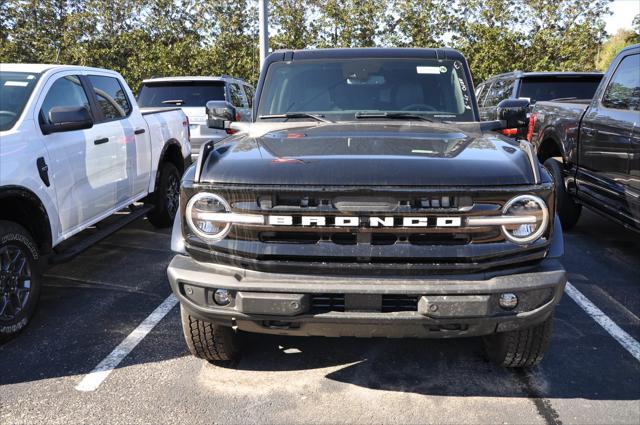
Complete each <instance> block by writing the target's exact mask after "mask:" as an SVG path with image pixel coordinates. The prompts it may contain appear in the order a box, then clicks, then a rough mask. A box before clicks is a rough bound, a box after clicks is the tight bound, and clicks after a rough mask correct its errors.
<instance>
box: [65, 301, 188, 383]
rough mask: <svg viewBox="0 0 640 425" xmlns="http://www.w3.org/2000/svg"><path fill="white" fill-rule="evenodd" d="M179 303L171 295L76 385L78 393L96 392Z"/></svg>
mask: <svg viewBox="0 0 640 425" xmlns="http://www.w3.org/2000/svg"><path fill="white" fill-rule="evenodd" d="M177 303H178V299H177V298H176V297H175V295H173V294H171V295H169V296H168V297H167V299H165V300H164V301H163V302H162V304H160V305H159V306H158V307H157V308H156V309H155V310H153V312H152V313H151V314H150V315H149V316H147V318H146V319H144V320H143V321H142V323H140V324H139V325H138V327H137V328H135V329H134V330H133V332H131V333H130V334H129V335H128V336H127V337H126V338H125V339H124V341H122V342H121V343H120V345H118V346H117V347H116V348H115V349H114V350H113V351H112V352H111V354H109V355H108V356H107V357H105V358H104V360H102V361H101V362H100V363H99V364H98V366H96V368H95V369H93V370H92V371H91V372H90V373H89V374H87V375H85V377H84V378H82V381H80V383H79V384H78V385H76V390H78V391H94V390H96V389H97V388H98V387H99V386H100V384H102V381H104V380H105V379H107V376H109V374H110V373H111V372H112V371H113V369H115V368H116V367H117V366H118V365H119V364H120V362H121V361H122V360H123V359H124V358H125V357H127V355H128V354H129V353H130V352H131V350H133V349H134V348H136V346H137V345H138V344H139V343H140V341H142V340H143V339H144V337H145V336H147V334H148V333H149V332H151V330H152V329H153V328H154V327H155V326H156V325H157V324H158V323H159V322H160V321H161V320H162V319H163V318H164V316H166V315H167V313H169V312H170V311H171V309H172V308H173V307H175V305H176V304H177Z"/></svg>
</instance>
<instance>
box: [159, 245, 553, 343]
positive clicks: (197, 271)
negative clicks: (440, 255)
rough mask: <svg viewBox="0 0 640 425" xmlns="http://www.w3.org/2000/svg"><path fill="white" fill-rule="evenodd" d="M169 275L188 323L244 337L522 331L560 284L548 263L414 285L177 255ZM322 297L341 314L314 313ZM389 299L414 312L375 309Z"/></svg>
mask: <svg viewBox="0 0 640 425" xmlns="http://www.w3.org/2000/svg"><path fill="white" fill-rule="evenodd" d="M168 275H169V281H170V283H171V288H172V290H173V292H174V293H175V294H176V296H177V297H178V299H179V300H180V303H181V304H182V306H183V307H184V308H185V309H186V310H187V311H188V312H189V313H190V314H191V315H193V316H194V317H197V318H200V319H202V320H206V321H210V322H214V323H219V324H222V325H226V326H234V327H237V328H238V329H240V330H244V331H248V332H258V333H271V334H286V335H305V336H360V337H375V336H382V337H420V338H442V337H459V336H479V335H488V334H492V333H495V332H505V331H510V330H514V329H519V328H526V327H529V326H533V325H536V324H538V323H540V322H542V321H544V320H545V319H547V318H548V317H549V315H550V314H551V313H552V312H553V310H554V308H555V305H556V304H557V303H558V302H559V301H560V297H561V296H562V292H563V290H564V286H565V283H566V274H565V271H564V269H563V267H562V266H561V265H560V263H559V262H558V261H557V260H555V259H547V260H544V261H542V262H541V263H539V264H538V265H536V266H531V267H528V268H521V269H514V270H511V271H509V272H504V271H503V272H499V273H495V274H493V275H491V274H488V273H484V274H474V275H463V276H437V277H419V278H414V277H405V276H402V277H393V276H391V277H390V276H384V277H375V276H372V277H360V276H358V277H349V276H319V275H294V274H277V273H264V272H258V271H252V270H245V269H241V268H236V267H230V266H222V265H218V264H210V263H200V262H197V261H195V260H193V259H192V258H190V257H188V256H184V255H176V256H175V257H174V258H173V260H172V261H171V264H170V265H169V268H168ZM216 289H227V290H229V292H230V293H231V294H232V296H233V301H232V302H231V303H230V304H229V305H228V306H224V307H222V306H219V305H217V304H216V303H215V301H214V299H213V294H214V292H215V290H216ZM502 293H515V294H516V295H517V296H518V299H519V303H518V306H517V307H516V308H515V309H513V310H505V309H503V308H501V307H500V306H499V305H498V299H499V296H500V294H502ZM323 294H342V295H344V297H345V299H347V300H351V301H347V302H346V303H345V304H346V305H345V308H344V310H345V311H323V312H317V311H314V308H313V302H312V300H313V299H314V297H317V296H321V295H323ZM393 295H411V296H415V297H416V298H417V304H416V308H415V311H392V312H382V311H380V309H377V308H376V305H378V304H377V303H378V300H380V299H382V298H383V297H386V296H393Z"/></svg>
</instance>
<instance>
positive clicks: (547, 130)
mask: <svg viewBox="0 0 640 425" xmlns="http://www.w3.org/2000/svg"><path fill="white" fill-rule="evenodd" d="M527 138H528V139H529V140H530V141H531V142H532V143H533V144H534V146H535V147H536V150H537V154H538V158H539V160H540V162H543V163H544V165H545V166H546V167H547V168H548V169H549V171H550V172H551V173H552V174H553V175H554V177H555V179H556V182H557V183H558V184H557V188H556V190H557V197H558V199H557V205H558V214H559V216H560V220H561V221H562V226H563V227H564V228H565V229H570V228H571V227H573V226H574V225H575V224H576V222H577V221H578V219H579V217H580V212H581V209H582V206H583V205H584V206H585V207H588V208H590V209H591V210H593V211H595V212H597V213H600V214H603V215H605V216H606V217H609V218H611V219H613V220H615V221H617V222H618V223H621V224H622V225H624V226H626V227H627V228H629V229H633V230H640V45H635V46H630V47H628V48H626V49H624V50H623V51H622V52H620V54H618V56H617V57H616V58H615V59H614V60H613V62H612V63H611V66H610V67H609V70H608V71H607V73H606V75H605V77H604V79H603V80H602V82H601V83H600V85H599V87H598V89H597V90H596V93H595V95H594V97H593V98H592V99H587V100H566V101H555V102H538V103H536V105H535V106H534V108H533V110H532V113H531V119H530V123H529V131H528V135H527Z"/></svg>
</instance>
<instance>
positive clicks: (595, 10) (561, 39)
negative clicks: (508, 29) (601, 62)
mask: <svg viewBox="0 0 640 425" xmlns="http://www.w3.org/2000/svg"><path fill="white" fill-rule="evenodd" d="M609 3H611V0H591V1H588V2H586V1H583V0H555V1H548V0H527V1H526V7H525V9H524V14H525V16H526V17H527V21H526V26H527V27H528V29H529V31H528V32H529V37H528V42H527V55H526V56H525V59H526V60H525V61H524V68H526V69H527V70H529V71H592V70H594V69H595V68H596V63H595V61H596V57H597V54H598V50H599V47H600V45H601V43H602V41H603V40H604V38H605V35H606V33H605V29H604V27H605V22H604V20H603V18H604V16H605V15H606V14H607V13H608V12H609V10H608V6H609Z"/></svg>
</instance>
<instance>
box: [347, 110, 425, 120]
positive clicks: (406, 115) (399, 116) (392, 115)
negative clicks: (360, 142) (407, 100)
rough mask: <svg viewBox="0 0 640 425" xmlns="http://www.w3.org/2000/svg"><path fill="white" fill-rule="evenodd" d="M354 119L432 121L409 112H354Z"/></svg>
mask: <svg viewBox="0 0 640 425" xmlns="http://www.w3.org/2000/svg"><path fill="white" fill-rule="evenodd" d="M355 117H356V119H366V118H389V119H392V120H405V119H406V120H420V121H428V122H433V120H432V119H429V118H427V117H423V116H422V115H417V114H412V113H410V112H356V115H355Z"/></svg>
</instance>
